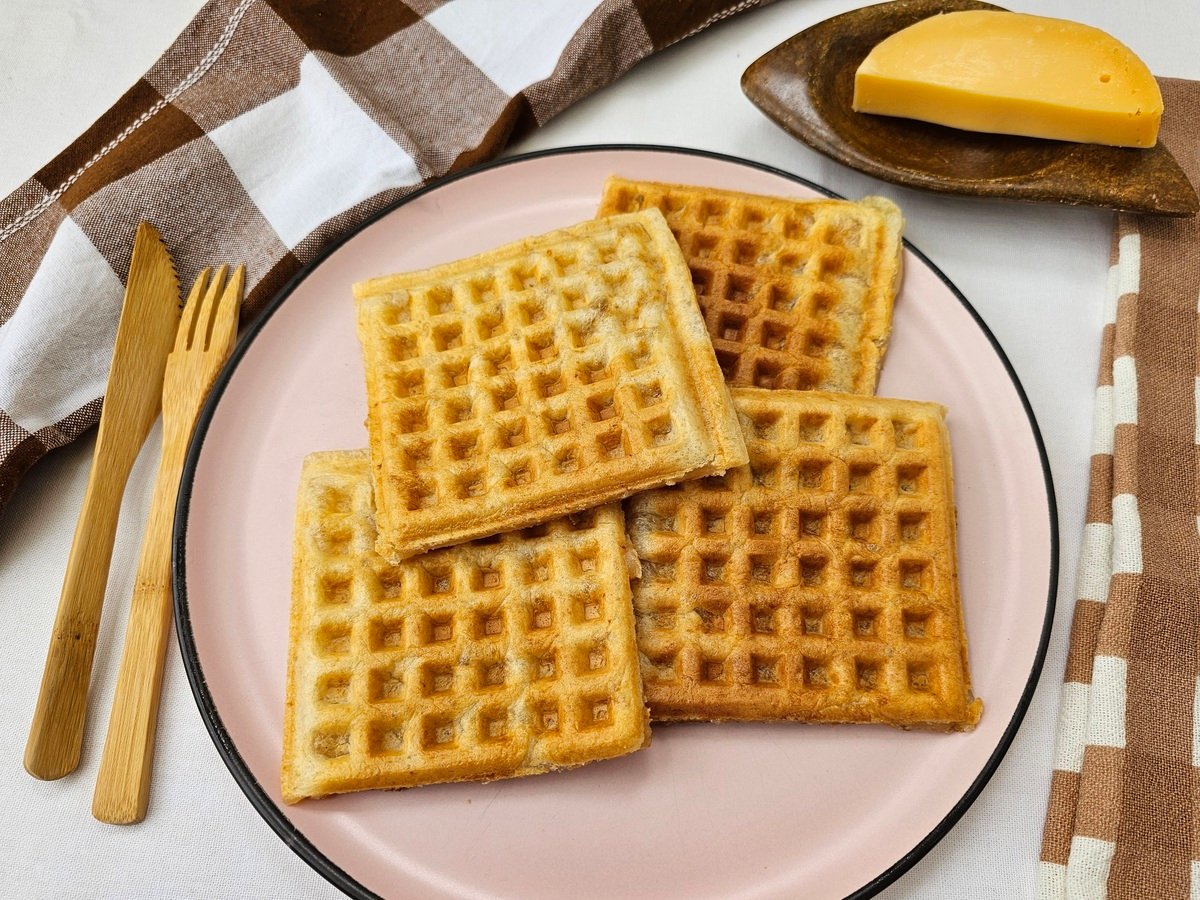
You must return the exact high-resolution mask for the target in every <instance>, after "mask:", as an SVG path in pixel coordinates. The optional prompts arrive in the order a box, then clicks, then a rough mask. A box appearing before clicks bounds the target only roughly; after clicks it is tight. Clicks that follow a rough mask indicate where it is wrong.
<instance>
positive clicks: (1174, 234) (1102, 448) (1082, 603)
mask: <svg viewBox="0 0 1200 900" xmlns="http://www.w3.org/2000/svg"><path fill="white" fill-rule="evenodd" d="M1162 89H1163V99H1164V102H1165V107H1166V110H1167V116H1166V117H1164V119H1163V131H1162V135H1161V140H1162V141H1163V142H1164V143H1165V144H1166V146H1167V147H1168V148H1169V149H1170V150H1171V151H1172V153H1174V154H1175V157H1176V158H1177V159H1178V160H1179V162H1180V163H1181V164H1182V165H1183V167H1184V169H1185V170H1186V171H1187V173H1188V176H1189V177H1190V178H1191V180H1192V182H1193V183H1194V184H1195V183H1198V182H1200V83H1198V82H1192V81H1178V80H1171V79H1163V80H1162ZM1198 303H1200V218H1194V219H1184V220H1178V219H1159V218H1153V217H1135V216H1124V215H1122V216H1119V217H1118V220H1117V227H1116V233H1115V235H1114V239H1113V265H1112V269H1111V270H1110V277H1109V290H1108V301H1107V304H1106V315H1107V320H1106V324H1105V327H1104V339H1103V347H1102V351H1101V357H1100V377H1099V386H1098V387H1097V389H1096V411H1095V419H1094V428H1093V447H1092V463H1091V484H1090V488H1089V492H1088V506H1087V524H1086V525H1085V526H1084V541H1083V549H1082V553H1081V556H1080V570H1079V577H1078V582H1077V587H1076V596H1077V600H1076V604H1075V614H1074V621H1073V623H1072V626H1071V636H1070V641H1071V645H1070V652H1069V655H1068V659H1067V671H1066V677H1065V684H1064V685H1063V694H1062V702H1061V709H1060V713H1059V730H1058V742H1057V748H1056V754H1055V771H1054V776H1053V780H1052V782H1051V789H1050V802H1049V807H1048V809H1047V813H1046V827H1045V833H1044V836H1043V840H1042V853H1041V859H1042V861H1041V873H1040V880H1039V897H1040V898H1041V900H1066V898H1070V900H1099V898H1109V900H1126V898H1127V900H1133V898H1138V900H1142V898H1150V897H1154V898H1180V900H1186V898H1189V897H1190V898H1193V900H1194V898H1197V897H1200V681H1198V679H1200V495H1198V491H1200V477H1198V473H1200V466H1198V463H1200V415H1198V414H1197V404H1198V401H1200V344H1198V335H1200V314H1198V309H1197V306H1198Z"/></svg>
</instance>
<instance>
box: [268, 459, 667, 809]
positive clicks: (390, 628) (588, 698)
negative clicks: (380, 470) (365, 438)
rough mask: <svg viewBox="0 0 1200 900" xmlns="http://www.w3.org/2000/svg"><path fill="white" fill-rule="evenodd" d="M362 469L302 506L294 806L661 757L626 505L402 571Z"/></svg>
mask: <svg viewBox="0 0 1200 900" xmlns="http://www.w3.org/2000/svg"><path fill="white" fill-rule="evenodd" d="M368 469H369V465H368V460H367V454H366V451H353V452H352V451H333V452H325V453H314V454H312V455H311V456H309V457H308V458H307V459H306V460H305V463H304V469H303V473H302V476H301V484H300V493H299V500H298V504H297V520H296V539H295V563H294V571H293V584H292V617H291V634H290V655H289V663H288V681H287V710H286V715H285V723H284V752H283V770H282V775H283V798H284V800H285V801H286V802H288V803H295V802H297V801H299V800H302V799H304V798H306V797H323V796H325V795H327V794H335V793H341V792H345V791H357V790H365V789H369V788H404V787H412V786H415V785H421V784H430V783H433V782H445V781H462V780H467V779H493V778H508V777H513V776H518V775H532V774H535V773H538V772H547V771H550V770H552V769H559V768H566V767H569V766H577V765H581V764H582V763H586V762H591V761H593V760H598V759H606V758H608V757H613V756H619V755H621V754H623V753H628V752H630V751H632V750H637V749H638V748H640V747H643V746H645V745H646V744H648V743H649V740H650V731H649V726H648V722H647V713H646V708H645V706H644V704H643V701H642V685H641V678H640V676H639V673H638V666H637V648H636V644H635V641H634V628H633V610H632V607H631V606H630V602H629V574H628V569H627V555H628V550H627V547H626V542H625V531H624V519H623V518H622V515H621V509H620V507H619V506H617V505H609V506H606V507H601V508H599V509H596V510H592V511H589V512H587V513H581V514H578V515H577V516H575V517H573V518H570V519H560V520H558V521H556V522H554V523H551V524H549V525H543V526H540V527H539V528H538V529H536V530H535V531H536V533H534V534H531V533H524V534H522V533H516V534H507V535H503V536H501V537H498V538H493V539H489V540H488V541H486V542H480V543H477V544H470V545H464V546H461V547H454V548H451V549H448V550H442V551H438V552H435V553H430V554H428V555H426V556H423V557H422V558H421V559H420V560H412V561H409V562H405V563H401V564H399V565H390V564H388V563H386V562H385V561H384V560H382V559H381V558H380V557H379V556H377V555H376V554H375V552H374V551H373V549H372V546H373V544H374V540H375V529H374V525H373V523H372V509H371V485H370V479H369V472H368Z"/></svg>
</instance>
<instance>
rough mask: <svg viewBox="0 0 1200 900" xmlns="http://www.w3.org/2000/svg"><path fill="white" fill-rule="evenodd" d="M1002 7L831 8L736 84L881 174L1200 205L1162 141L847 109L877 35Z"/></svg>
mask: <svg viewBox="0 0 1200 900" xmlns="http://www.w3.org/2000/svg"><path fill="white" fill-rule="evenodd" d="M999 8H1000V7H997V6H992V5H991V4H988V3H980V2H977V0H896V2H893V3H881V4H879V5H877V6H868V7H865V8H863V9H857V10H854V11H852V12H848V13H845V14H844V15H840V16H835V17H833V18H832V19H826V20H825V21H824V22H821V23H820V24H818V25H814V26H813V27H812V28H809V29H808V30H806V31H802V32H800V33H799V34H797V35H795V36H794V37H791V38H789V39H788V40H786V41H784V42H783V43H782V44H780V45H779V46H778V47H776V48H775V49H773V50H771V51H769V52H768V53H767V54H765V55H764V56H762V57H761V58H759V59H758V60H756V61H755V62H754V63H753V64H752V65H751V66H750V68H748V69H747V70H746V72H745V74H743V75H742V90H743V91H745V93H746V96H748V97H749V98H750V100H751V101H753V102H754V104H755V105H756V106H758V107H759V108H760V109H761V110H762V111H763V112H765V113H766V114H767V116H768V117H770V118H771V119H772V120H774V121H775V122H776V123H777V124H778V125H780V126H782V127H783V128H784V130H785V131H787V132H788V133H790V134H791V135H793V136H794V137H796V138H798V139H800V140H801V141H803V142H804V143H805V144H808V145H809V146H810V147H812V148H813V149H814V150H817V151H819V152H821V153H824V154H825V155H826V156H829V157H831V158H833V159H835V160H837V161H838V162H840V163H843V164H845V165H847V166H850V167H851V168H853V169H858V170H859V171H860V172H866V173H867V174H868V175H874V176H875V177H876V178H881V179H883V180H884V181H891V182H895V183H896V184H903V185H905V186H907V187H916V188H925V189H926V190H931V191H943V192H945V193H949V194H963V195H967V196H972V197H1004V198H1007V199H1010V200H1030V201H1042V202H1050V203H1067V204H1075V205H1082V206H1101V207H1108V208H1112V209H1119V210H1125V211H1127V212H1137V213H1150V214H1155V215H1164V216H1191V215H1194V214H1195V213H1196V212H1197V211H1198V210H1200V201H1198V200H1197V197H1196V191H1195V189H1194V188H1193V187H1192V185H1191V184H1190V183H1189V182H1188V180H1187V176H1186V175H1184V173H1183V170H1182V169H1181V168H1180V167H1179V164H1178V163H1177V162H1176V161H1175V158H1174V157H1173V156H1171V153H1170V152H1169V151H1168V150H1167V149H1166V147H1164V146H1163V145H1162V143H1161V142H1160V143H1159V144H1158V145H1156V146H1155V147H1152V148H1150V149H1146V150H1139V149H1133V148H1126V147H1104V146H1100V145H1098V144H1076V143H1069V142H1065V141H1050V140H1043V139H1041V138H1027V137H1015V136H1010V135H999V134H979V133H976V132H970V131H960V130H958V129H956V128H947V127H945V126H942V125H933V124H930V123H926V122H917V121H914V120H911V119H900V118H894V117H891V116H877V115H869V114H865V113H857V112H855V111H854V110H853V109H852V107H851V101H852V99H853V97H854V73H855V71H856V70H857V69H858V66H859V64H860V63H862V61H863V59H864V58H865V57H866V55H867V53H868V52H870V50H871V48H872V47H874V46H875V45H876V44H878V43H879V42H880V41H882V40H883V39H884V38H886V37H888V36H889V35H891V34H894V33H895V32H897V31H899V30H900V29H902V28H907V27H908V26H909V25H912V24H913V23H914V22H918V21H920V20H921V19H924V18H927V17H929V16H931V15H936V14H937V13H944V12H953V11H957V10H963V9H999ZM1167 112H1168V114H1169V112H1170V111H1169V110H1168V111H1167Z"/></svg>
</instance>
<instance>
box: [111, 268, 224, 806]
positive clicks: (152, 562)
mask: <svg viewBox="0 0 1200 900" xmlns="http://www.w3.org/2000/svg"><path fill="white" fill-rule="evenodd" d="M227 273H228V267H226V266H221V267H220V268H219V269H218V270H217V272H216V275H215V276H212V277H211V281H210V276H211V270H210V269H205V270H204V271H203V272H201V273H200V276H199V277H198V278H197V279H196V283H195V284H194V285H192V290H191V293H190V294H189V295H188V299H187V305H186V306H185V307H184V310H183V318H182V319H181V320H180V323H179V332H178V334H177V335H176V338H175V349H174V350H172V352H171V355H170V356H169V357H167V371H166V378H165V380H164V382H163V398H162V411H163V443H162V458H161V460H160V461H159V464H158V475H157V477H156V479H155V482H154V494H153V497H152V499H151V505H150V517H149V520H148V521H147V523H146V532H145V535H144V536H143V538H142V552H141V558H140V559H139V561H138V570H137V580H136V581H135V582H134V589H133V601H132V604H131V606H130V609H129V625H128V627H127V629H126V631H125V650H124V653H123V654H122V656H121V669H120V672H119V673H118V675H117V692H116V696H115V697H114V698H113V706H112V714H111V715H110V716H109V720H108V735H107V737H106V738H105V741H104V755H103V756H102V757H101V760H100V772H99V775H98V776H97V778H96V792H95V794H94V795H93V798H92V815H94V816H95V817H96V818H97V819H99V820H100V821H101V822H110V823H112V824H114V825H128V824H131V823H133V822H140V821H141V820H142V819H144V818H145V817H146V806H147V803H148V801H149V796H150V771H151V767H152V763H153V760H154V733H155V728H156V725H157V722H158V701H159V696H160V694H161V692H162V674H163V662H164V658H165V655H166V649H167V637H168V632H169V631H170V628H171V530H172V525H173V522H174V517H175V498H176V496H177V494H178V493H179V481H180V478H181V476H182V474H183V463H184V458H185V456H186V455H187V448H188V444H189V442H190V441H191V437H192V429H193V427H194V426H195V424H196V417H197V416H198V415H199V414H200V408H201V406H203V405H204V399H205V397H207V396H208V391H209V389H210V388H211V387H212V383H213V381H214V380H215V379H216V377H217V372H218V371H220V369H221V366H222V365H223V364H224V362H225V360H226V359H227V358H228V356H229V352H230V350H231V349H232V348H233V340H234V337H235V336H236V334H237V322H238V308H239V306H240V304H241V297H242V288H243V285H244V282H245V267H244V266H239V267H238V268H237V269H236V270H235V271H234V273H233V277H232V278H230V279H229V281H228V283H225V279H226V275H227Z"/></svg>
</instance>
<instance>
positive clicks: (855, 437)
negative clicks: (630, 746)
mask: <svg viewBox="0 0 1200 900" xmlns="http://www.w3.org/2000/svg"><path fill="white" fill-rule="evenodd" d="M733 396H734V403H735V405H736V406H737V408H738V413H739V415H740V418H741V421H742V427H743V429H744V431H745V435H746V443H747V445H748V447H749V450H750V464H749V465H748V466H746V467H743V468H740V469H736V470H734V471H731V472H728V473H726V474H725V475H724V476H723V477H710V478H706V479H703V480H701V481H694V482H688V483H687V484H683V485H679V486H676V487H675V488H670V489H660V490H656V491H649V492H647V493H645V494H641V495H639V496H637V497H634V498H633V499H632V500H631V501H630V502H629V504H628V508H627V510H626V514H627V517H628V522H629V531H630V539H631V541H632V543H633V546H634V549H635V550H636V551H637V554H638V557H639V559H640V562H641V570H642V571H641V578H640V580H639V581H637V582H635V585H634V591H633V602H634V608H635V612H636V616H637V629H638V649H639V651H640V653H641V662H642V674H643V676H644V679H645V689H646V699H647V701H648V702H649V703H650V712H651V716H652V717H653V718H655V719H758V720H761V719H795V720H801V721H808V722H881V723H886V724H889V725H898V726H901V727H925V728H932V729H945V730H969V729H971V728H973V727H974V725H975V723H976V722H977V721H978V719H979V715H980V712H981V710H982V704H981V703H980V701H978V700H976V699H974V698H973V697H972V694H971V679H970V673H969V670H968V668H967V640H966V634H965V632H964V630H963V621H962V611H961V608H960V604H959V595H958V574H957V567H956V560H955V546H954V541H955V538H954V529H955V522H954V496H953V481H952V473H951V464H950V444H949V435H948V432H947V430H946V426H945V421H944V415H945V410H944V409H943V408H942V407H941V406H938V405H937V404H933V403H918V402H914V401H909V400H883V399H877V398H871V397H859V396H853V395H848V394H827V393H823V392H818V391H764V390H759V389H755V388H739V389H736V390H735V391H734V392H733Z"/></svg>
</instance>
